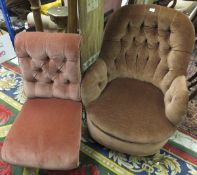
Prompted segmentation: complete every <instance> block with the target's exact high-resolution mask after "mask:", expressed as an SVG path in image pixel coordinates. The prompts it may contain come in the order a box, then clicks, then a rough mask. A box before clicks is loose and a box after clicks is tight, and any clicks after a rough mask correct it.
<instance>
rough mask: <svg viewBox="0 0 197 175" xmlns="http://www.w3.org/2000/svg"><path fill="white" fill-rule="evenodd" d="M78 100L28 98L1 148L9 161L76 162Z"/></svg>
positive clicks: (66, 165) (47, 165) (49, 165)
mask: <svg viewBox="0 0 197 175" xmlns="http://www.w3.org/2000/svg"><path fill="white" fill-rule="evenodd" d="M80 131H81V103H80V102H76V101H71V100H65V99H56V98H50V99H42V98H37V99H29V100H27V101H26V103H25V104H24V105H23V107H22V110H21V112H20V113H19V115H18V117H17V119H16V121H15V123H14V124H13V126H12V128H11V130H10V132H9V133H8V136H7V137H6V140H5V142H4V145H3V148H2V158H3V160H5V161H6V162H9V163H11V164H17V165H21V166H30V167H37V168H44V169H57V170H59V169H60V170H63V169H71V168H76V167H77V166H78V164H79V149H80V136H81V132H80Z"/></svg>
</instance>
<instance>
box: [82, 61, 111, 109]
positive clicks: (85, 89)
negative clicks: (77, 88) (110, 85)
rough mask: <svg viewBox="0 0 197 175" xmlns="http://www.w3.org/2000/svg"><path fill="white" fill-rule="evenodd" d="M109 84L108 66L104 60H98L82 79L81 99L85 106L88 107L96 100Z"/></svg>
mask: <svg viewBox="0 0 197 175" xmlns="http://www.w3.org/2000/svg"><path fill="white" fill-rule="evenodd" d="M107 82H108V78H107V66H106V64H105V62H104V61H103V60H102V59H98V60H97V61H96V62H95V63H94V64H93V65H92V66H91V67H90V69H88V71H87V72H86V73H85V76H84V78H83V79H82V85H81V97H82V101H83V104H84V105H85V106H87V105H88V104H89V103H90V102H92V101H94V100H96V99H97V98H98V97H99V96H100V94H101V92H102V91H103V89H104V88H105V86H106V84H107Z"/></svg>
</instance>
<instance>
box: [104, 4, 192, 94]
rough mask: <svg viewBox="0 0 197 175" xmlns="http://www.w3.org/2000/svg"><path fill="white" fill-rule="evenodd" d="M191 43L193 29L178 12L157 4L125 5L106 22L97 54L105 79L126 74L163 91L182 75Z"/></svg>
mask: <svg viewBox="0 0 197 175" xmlns="http://www.w3.org/2000/svg"><path fill="white" fill-rule="evenodd" d="M193 44H194V29H193V25H192V23H191V22H190V20H189V19H188V18H187V17H186V16H185V15H184V14H182V13H181V12H178V11H176V10H174V9H170V8H166V7H162V6H157V5H128V6H125V7H122V8H121V9H119V10H118V11H116V12H115V13H114V14H113V15H112V17H111V18H110V19H109V22H108V24H107V26H106V31H105V34H104V39H103V45H102V49H101V53H100V57H101V58H102V59H103V60H104V61H105V63H106V65H107V67H108V79H109V81H111V80H113V79H115V78H117V77H130V78H135V79H139V80H142V81H146V82H150V83H152V84H154V85H155V86H157V87H159V88H160V89H161V90H162V91H163V93H165V92H166V90H167V89H168V87H169V86H170V84H171V82H172V81H173V80H174V79H175V78H176V77H177V76H179V75H185V74H186V69H187V65H188V60H189V58H190V56H191V52H192V49H193Z"/></svg>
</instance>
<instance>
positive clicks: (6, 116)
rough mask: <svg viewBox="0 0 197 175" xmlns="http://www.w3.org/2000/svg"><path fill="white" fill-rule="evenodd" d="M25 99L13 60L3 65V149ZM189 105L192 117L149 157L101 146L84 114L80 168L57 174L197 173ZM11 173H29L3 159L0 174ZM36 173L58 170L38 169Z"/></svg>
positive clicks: (0, 125) (0, 79)
mask: <svg viewBox="0 0 197 175" xmlns="http://www.w3.org/2000/svg"><path fill="white" fill-rule="evenodd" d="M25 100H26V99H25V96H24V93H23V88H22V81H21V76H20V73H19V69H18V67H17V66H16V65H15V64H13V63H11V62H7V63H4V64H3V65H0V148H1V147H2V144H3V141H4V139H5V137H6V135H7V133H8V131H9V129H10V128H11V126H12V123H13V122H14V120H15V118H16V116H17V114H18V112H19V111H20V109H21V107H22V104H23V103H24V102H25ZM194 103H196V102H193V103H192V104H194ZM190 108H191V109H192V110H193V113H192V112H190V114H189V116H188V117H189V118H190V120H188V121H186V124H185V125H184V126H182V125H181V126H180V127H179V130H178V131H177V132H176V133H175V134H174V135H173V136H172V137H171V138H170V140H169V142H168V143H167V144H166V145H165V146H164V147H163V148H162V149H161V150H160V152H158V153H157V154H155V155H154V156H150V157H134V156H129V155H126V154H122V153H119V152H115V151H113V150H110V149H107V148H105V147H103V146H101V145H99V144H98V143H96V142H95V141H94V140H92V139H91V138H90V137H89V135H88V134H87V132H86V118H85V115H84V116H83V126H84V127H83V136H82V139H81V152H80V167H79V168H78V169H76V170H72V171H67V172H59V173H58V175H60V174H61V175H115V174H118V175H134V174H135V175H147V174H149V175H150V174H157V175H168V174H170V175H197V140H196V136H197V135H196V123H195V124H194V125H193V122H194V121H195V122H196V110H194V109H193V106H192V105H191V103H190ZM188 117H187V118H188ZM190 127H191V128H192V129H191V130H190V129H189V128H190ZM11 174H12V175H30V174H28V172H27V169H25V168H23V167H19V166H11V165H9V164H7V163H5V162H3V161H0V175H11ZM37 174H38V175H55V174H57V172H53V171H50V172H47V171H44V170H37Z"/></svg>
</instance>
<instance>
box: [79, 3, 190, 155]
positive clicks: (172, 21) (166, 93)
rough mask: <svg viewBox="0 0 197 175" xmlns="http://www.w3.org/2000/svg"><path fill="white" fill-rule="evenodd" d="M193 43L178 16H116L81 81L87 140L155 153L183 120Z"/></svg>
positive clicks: (134, 12) (139, 11)
mask: <svg viewBox="0 0 197 175" xmlns="http://www.w3.org/2000/svg"><path fill="white" fill-rule="evenodd" d="M193 44H194V29H193V25H192V23H191V22H190V20H189V19H188V18H187V17H186V16H185V15H184V14H182V13H181V12H178V11H175V10H174V9H170V8H166V7H162V6H157V5H128V6H124V7H122V8H121V9H119V10H118V11H116V12H115V13H114V14H113V15H112V17H111V18H110V19H109V22H108V23H107V26H106V30H105V34H104V39H103V44H102V49H101V52H100V57H99V58H98V59H97V61H96V62H95V63H94V64H93V65H92V66H91V67H90V68H89V69H88V70H87V72H86V73H85V75H84V78H83V80H82V87H81V96H82V101H83V103H84V105H85V108H86V112H87V122H88V129H89V132H90V134H91V136H92V137H93V138H94V139H95V140H96V141H97V142H99V143H100V144H102V145H104V146H106V147H108V148H111V149H114V150H117V151H120V152H123V153H128V154H131V155H138V156H147V155H152V154H154V153H156V152H157V151H158V150H159V149H160V148H161V147H162V146H163V145H164V144H165V143H166V142H167V140H168V138H169V137H170V136H171V135H172V134H173V133H174V132H175V130H176V128H177V125H178V124H179V123H180V122H181V121H182V120H183V119H184V117H185V114H186V111H187V103H188V90H187V85H186V78H185V75H186V69H187V65H188V60H189V58H190V55H191V53H192V48H193Z"/></svg>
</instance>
